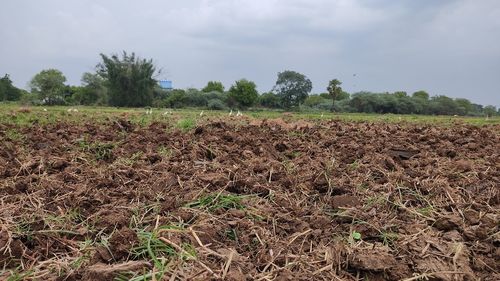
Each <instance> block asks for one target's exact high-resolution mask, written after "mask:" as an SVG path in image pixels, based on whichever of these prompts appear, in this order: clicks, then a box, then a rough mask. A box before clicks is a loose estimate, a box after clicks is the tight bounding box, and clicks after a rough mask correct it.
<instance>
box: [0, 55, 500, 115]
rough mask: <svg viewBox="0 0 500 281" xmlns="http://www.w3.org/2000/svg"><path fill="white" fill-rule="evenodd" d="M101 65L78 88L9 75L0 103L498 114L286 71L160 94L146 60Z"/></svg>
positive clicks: (42, 75) (61, 79)
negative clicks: (267, 84)
mask: <svg viewBox="0 0 500 281" xmlns="http://www.w3.org/2000/svg"><path fill="white" fill-rule="evenodd" d="M100 57H101V62H100V63H99V64H98V65H97V66H96V71H95V72H94V73H90V72H86V73H84V74H83V75H82V78H81V82H82V84H81V86H71V85H67V84H66V77H65V76H64V74H63V73H62V72H61V71H59V70H57V69H46V70H42V71H41V72H39V73H37V74H36V75H35V76H34V77H33V78H32V79H31V81H30V83H29V88H30V89H29V90H30V91H25V90H22V89H18V88H16V87H15V86H13V85H12V81H11V80H10V77H9V75H7V74H6V75H5V76H4V77H3V78H1V79H0V101H19V102H20V103H22V104H32V105H42V104H43V105H102V106H118V107H145V106H154V107H168V108H182V107H203V108H208V109H214V110H224V109H229V108H243V109H244V108H256V107H260V108H269V109H286V110H318V111H334V112H364V113H395V114H430V115H470V116H481V115H486V116H492V115H495V114H500V108H499V109H498V110H497V109H496V107H494V106H491V105H490V106H482V105H479V104H475V103H472V102H470V101H469V100H467V99H464V98H455V99H453V98H450V97H447V96H444V95H437V96H430V95H429V94H428V93H427V92H425V91H418V92H415V93H412V94H408V93H406V92H403V91H398V92H394V93H388V92H386V93H373V92H366V91H364V92H357V93H353V94H350V93H347V92H345V91H343V90H342V87H341V85H342V82H341V81H339V80H338V79H332V80H331V81H330V82H329V83H328V85H326V87H325V90H326V91H325V92H324V93H320V94H311V90H312V82H311V80H310V79H309V78H307V77H306V76H305V75H304V74H301V73H299V72H296V71H291V70H285V71H283V72H279V73H278V75H277V80H276V84H275V85H274V87H273V88H272V90H271V91H268V92H264V93H259V92H258V91H257V85H256V84H255V83H254V82H252V81H249V80H247V79H240V80H238V81H235V82H234V83H233V84H232V85H231V86H230V88H229V89H227V90H226V89H225V87H224V85H223V84H222V83H221V82H218V81H209V82H208V83H207V85H206V86H205V87H204V88H202V89H196V88H188V89H171V90H166V89H162V88H161V87H160V86H159V85H158V83H157V81H156V79H155V76H156V75H158V74H159V71H158V70H157V68H156V66H155V65H154V63H153V61H152V60H151V59H149V60H147V59H143V58H139V57H137V56H136V55H135V54H134V53H131V54H127V53H126V52H123V53H122V54H121V55H117V54H113V55H111V56H108V55H105V54H100Z"/></svg>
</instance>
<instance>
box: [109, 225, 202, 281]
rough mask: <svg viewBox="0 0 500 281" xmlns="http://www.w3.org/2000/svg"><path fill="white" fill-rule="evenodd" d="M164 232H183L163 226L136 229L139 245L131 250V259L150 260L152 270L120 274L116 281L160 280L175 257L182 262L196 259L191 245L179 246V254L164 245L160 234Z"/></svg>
mask: <svg viewBox="0 0 500 281" xmlns="http://www.w3.org/2000/svg"><path fill="white" fill-rule="evenodd" d="M166 230H183V228H182V226H178V225H164V226H160V227H158V228H155V229H153V230H147V229H138V230H137V237H138V238H139V245H137V246H136V247H134V248H132V250H131V254H132V258H134V259H146V260H150V261H151V262H152V263H153V265H154V270H152V271H149V272H144V273H143V274H137V273H133V272H129V273H126V274H121V275H120V276H119V277H118V278H116V280H137V281H138V280H162V279H163V276H164V275H165V273H166V272H167V271H168V264H169V261H170V260H172V259H174V258H176V257H177V258H180V260H182V261H185V260H190V259H195V258H196V249H195V248H194V247H193V245H191V244H188V243H182V244H181V245H180V247H181V249H182V251H181V252H179V251H177V250H176V249H175V248H174V247H173V246H171V245H168V244H167V243H165V242H164V241H163V240H162V238H161V235H160V234H161V233H162V232H163V231H166Z"/></svg>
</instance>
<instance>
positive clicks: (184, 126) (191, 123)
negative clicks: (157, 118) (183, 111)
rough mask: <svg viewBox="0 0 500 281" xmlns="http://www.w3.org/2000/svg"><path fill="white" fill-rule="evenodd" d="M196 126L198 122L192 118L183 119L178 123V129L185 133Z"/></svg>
mask: <svg viewBox="0 0 500 281" xmlns="http://www.w3.org/2000/svg"><path fill="white" fill-rule="evenodd" d="M195 126H196V121H195V120H194V119H191V118H186V119H181V120H179V121H178V122H177V128H179V129H181V130H182V131H184V132H187V131H189V130H191V129H193V128H194V127H195Z"/></svg>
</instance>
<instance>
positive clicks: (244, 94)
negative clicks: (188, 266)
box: [229, 79, 259, 107]
mask: <svg viewBox="0 0 500 281" xmlns="http://www.w3.org/2000/svg"><path fill="white" fill-rule="evenodd" d="M258 98H259V93H258V92H257V86H256V85H255V83H254V82H252V81H248V80H246V79H240V80H238V81H236V82H235V83H234V84H233V85H232V86H231V88H229V99H232V100H234V101H235V102H236V103H237V104H238V105H239V106H240V107H248V106H252V105H254V104H255V102H256V101H257V99H258Z"/></svg>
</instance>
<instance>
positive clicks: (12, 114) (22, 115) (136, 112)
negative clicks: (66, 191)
mask: <svg viewBox="0 0 500 281" xmlns="http://www.w3.org/2000/svg"><path fill="white" fill-rule="evenodd" d="M69 108H75V107H74V106H73V107H70V106H32V107H30V110H29V111H23V110H20V109H21V106H19V105H17V104H7V103H0V120H2V121H1V122H2V123H9V124H17V125H21V126H30V125H31V124H33V122H35V121H36V122H38V123H39V124H48V123H57V122H60V121H66V122H70V123H78V124H79V123H81V122H92V123H105V122H109V121H110V120H113V119H116V118H126V119H128V120H130V121H131V122H132V123H134V124H137V125H139V126H147V125H149V124H151V123H152V122H155V121H164V122H172V120H190V121H182V122H180V123H179V124H178V126H180V127H182V128H188V130H189V129H191V128H192V127H194V126H196V125H195V124H196V121H197V120H198V119H201V118H213V117H219V118H228V111H225V110H203V111H204V114H203V116H202V117H201V116H200V112H201V111H202V109H198V108H185V109H174V110H171V111H172V114H171V115H169V116H164V115H163V112H164V111H165V110H164V109H155V110H154V111H153V114H151V115H146V114H145V110H144V108H115V107H97V106H78V107H77V108H78V112H71V113H70V112H67V110H68V109H69ZM44 109H46V110H47V111H44ZM243 115H245V116H251V117H253V118H258V119H264V118H285V119H292V120H299V119H301V120H311V121H320V120H331V119H335V120H340V121H353V122H364V121H367V122H390V123H420V124H441V125H446V126H448V125H453V124H454V123H456V122H463V123H467V124H473V125H492V124H500V117H498V116H496V117H493V118H489V119H486V118H485V117H462V116H461V117H454V116H427V115H398V114H373V113H331V112H319V111H318V112H316V111H312V112H294V113H293V114H292V115H290V116H283V111H280V110H252V111H245V112H243Z"/></svg>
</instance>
